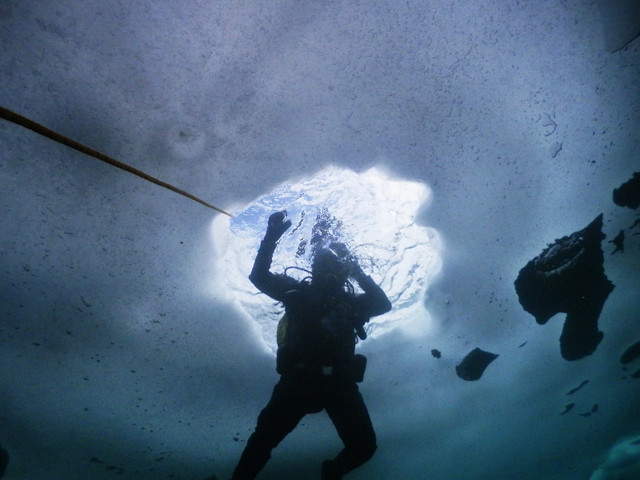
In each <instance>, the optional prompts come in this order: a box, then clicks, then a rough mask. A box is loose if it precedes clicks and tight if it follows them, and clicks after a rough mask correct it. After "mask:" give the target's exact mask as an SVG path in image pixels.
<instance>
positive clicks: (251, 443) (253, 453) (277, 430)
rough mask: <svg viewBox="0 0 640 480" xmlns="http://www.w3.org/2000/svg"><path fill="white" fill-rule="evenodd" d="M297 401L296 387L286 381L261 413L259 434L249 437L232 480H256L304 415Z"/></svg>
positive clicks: (258, 426) (257, 430)
mask: <svg viewBox="0 0 640 480" xmlns="http://www.w3.org/2000/svg"><path fill="white" fill-rule="evenodd" d="M304 414H305V411H304V408H303V406H302V405H300V402H298V401H296V392H295V384H291V382H288V381H286V380H284V379H281V380H280V382H278V383H277V384H276V386H275V387H274V389H273V394H272V396H271V400H269V403H268V404H267V406H266V407H265V408H264V409H263V410H262V411H261V412H260V415H259V416H258V423H257V426H256V429H255V431H254V432H253V433H252V434H251V436H250V437H249V440H248V441H247V445H246V447H245V448H244V451H243V452H242V455H241V456H240V460H239V461H238V465H237V466H236V468H235V470H234V472H233V477H232V480H253V479H254V478H256V476H257V475H258V472H260V470H262V468H263V467H264V465H265V464H266V463H267V461H268V460H269V458H270V457H271V451H272V450H273V449H274V448H275V447H276V445H278V444H279V443H280V442H281V441H282V439H284V437H286V436H287V434H288V433H289V432H291V430H293V429H294V428H295V426H296V425H297V424H298V422H299V421H300V420H301V419H302V417H303V416H304Z"/></svg>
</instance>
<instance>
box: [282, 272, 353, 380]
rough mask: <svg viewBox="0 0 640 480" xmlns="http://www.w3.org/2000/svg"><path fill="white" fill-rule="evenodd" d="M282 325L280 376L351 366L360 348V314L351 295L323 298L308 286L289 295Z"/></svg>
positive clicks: (284, 301) (302, 285)
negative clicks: (294, 371) (302, 369)
mask: <svg viewBox="0 0 640 480" xmlns="http://www.w3.org/2000/svg"><path fill="white" fill-rule="evenodd" d="M283 303H284V306H285V314H284V315H283V317H282V318H281V320H280V323H279V324H278V333H277V339H278V363H277V365H278V372H279V373H283V372H286V371H288V370H290V369H292V368H296V367H297V368H300V367H318V368H319V367H323V366H331V367H337V366H340V365H347V364H349V363H350V362H351V360H352V359H353V355H354V350H355V344H356V332H355V325H356V312H355V304H354V302H353V297H352V296H351V295H349V294H348V293H346V292H344V293H343V294H341V295H339V296H337V297H335V298H332V299H326V298H321V297H319V296H317V295H316V294H315V292H314V291H313V289H312V288H311V286H310V285H308V284H301V285H300V286H299V287H298V288H296V289H293V290H290V291H288V292H287V293H286V294H285V298H284V300H283Z"/></svg>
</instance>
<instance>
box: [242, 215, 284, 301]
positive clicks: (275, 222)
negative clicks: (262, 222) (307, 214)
mask: <svg viewBox="0 0 640 480" xmlns="http://www.w3.org/2000/svg"><path fill="white" fill-rule="evenodd" d="M284 219H285V212H276V213H274V214H272V215H271V216H270V217H269V222H268V225H267V231H266V233H265V235H264V238H263V239H262V242H260V248H259V249H258V255H257V256H256V259H255V261H254V262H253V268H252V269H251V273H250V274H249V280H251V283H253V284H254V285H255V286H256V287H257V288H258V290H260V291H261V292H263V293H266V294H267V295H269V296H270V297H271V298H274V299H276V300H282V295H283V294H284V291H283V288H284V287H283V283H284V282H283V281H282V280H281V279H282V278H283V276H279V275H274V274H273V273H271V272H270V271H269V269H270V268H271V261H272V260H273V252H274V251H275V249H276V244H277V242H278V240H280V237H281V236H282V234H283V233H284V232H285V231H286V230H287V229H288V228H289V227H290V226H291V220H287V221H284ZM286 283H287V284H288V283H289V282H286Z"/></svg>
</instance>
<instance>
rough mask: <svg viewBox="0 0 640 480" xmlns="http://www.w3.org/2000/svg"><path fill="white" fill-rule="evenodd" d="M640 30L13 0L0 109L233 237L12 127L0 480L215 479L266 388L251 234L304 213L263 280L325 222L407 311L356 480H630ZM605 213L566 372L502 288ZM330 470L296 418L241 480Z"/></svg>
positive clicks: (469, 2)
mask: <svg viewBox="0 0 640 480" xmlns="http://www.w3.org/2000/svg"><path fill="white" fill-rule="evenodd" d="M636 5H637V2H634V1H631V0H628V1H626V0H625V1H623V0H621V1H604V0H602V1H600V0H597V1H596V0H593V1H590V0H540V1H535V2H522V1H516V0H504V1H498V0H479V1H476V0H462V1H459V0H455V1H454V0H426V1H421V2H398V1H397V0H370V1H366V2H358V1H351V0H343V1H341V0H338V1H307V0H274V1H269V2H265V1H252V0H247V1H226V0H222V1H215V2H214V1H207V0H205V1H197V2H194V1H186V0H175V1H171V2H169V1H165V2H159V1H156V0H139V1H136V2H87V1H86V0H63V1H59V2H45V1H41V0H3V1H0V105H2V106H3V107H6V108H9V109H11V110H14V111H16V112H18V113H20V114H22V115H25V116H27V117H29V118H32V119H34V120H35V121H37V122H40V123H42V124H43V125H45V126H47V127H49V128H51V129H53V130H56V131H58V132H59V133H61V134H63V135H66V136H69V137H71V138H73V139H75V140H77V141H79V142H82V143H83V144H86V145H88V146H90V147H92V148H94V149H97V150H100V151H102V152H104V153H105V154H107V155H110V156H113V157H115V158H117V159H119V160H122V161H125V162H127V163H129V164H131V165H132V166H134V167H136V168H138V169H140V170H142V171H145V172H147V173H149V174H150V175H153V176H155V177H157V178H160V179H162V180H164V181H167V182H169V183H171V184H174V185H175V186H177V187H179V188H182V189H184V190H187V191H189V192H191V193H192V194H194V195H196V196H198V197H200V198H203V199H204V200H206V201H209V202H211V203H212V204H214V205H216V206H218V207H220V208H223V209H224V210H226V211H229V212H232V213H234V214H236V217H235V218H234V219H233V220H232V221H231V222H230V221H229V220H228V219H227V217H224V216H222V215H219V214H217V213H215V212H214V211H211V210H209V209H207V208H205V207H204V206H202V205H199V204H197V203H195V202H192V201H190V200H188V199H186V198H183V197H181V196H178V195H176V194H174V193H172V192H169V191H166V190H165V189H162V188H159V187H157V186H154V185H151V184H149V183H147V182H145V181H143V180H141V179H139V178H137V177H134V176H132V175H129V174H127V173H125V172H122V171H119V170H116V169H114V168H112V167H109V166H107V165H104V164H101V163H99V162H96V161H95V160H93V159H91V158H88V157H85V156H83V155H81V154H79V153H77V152H75V151H72V150H70V149H68V148H66V147H63V146H61V145H58V144H55V143H53V142H51V141H50V140H48V139H46V138H43V137H40V136H38V135H36V134H34V133H33V132H30V131H27V130H25V129H23V128H20V127H18V126H15V125H12V124H10V123H8V122H5V121H0V187H1V188H0V445H1V446H2V448H3V449H5V450H6V451H7V452H8V453H9V455H10V461H9V465H8V467H7V470H6V474H5V478H7V479H10V480H18V479H20V480H23V479H28V480H86V479H88V478H90V479H95V480H112V479H116V478H117V479H122V480H147V479H148V480H151V479H154V480H156V479H158V478H163V479H174V480H203V479H204V478H206V477H207V476H209V475H211V474H213V473H215V474H216V475H217V476H218V477H219V479H220V480H225V479H226V478H228V477H230V474H231V471H232V469H233V467H234V464H235V462H236V461H237V459H238V456H239V455H240V453H241V451H242V448H243V447H244V445H245V442H246V439H247V437H248V436H249V434H250V433H251V431H252V429H253V427H254V425H255V420H256V417H257V415H258V413H259V411H260V409H261V408H262V407H263V406H264V404H265V403H266V401H267V399H268V398H269V395H270V393H271V389H272V388H273V385H274V383H275V382H276V381H277V375H276V373H275V371H274V367H275V365H274V363H275V362H274V356H273V352H272V349H271V348H270V347H269V345H270V342H272V341H273V337H271V335H270V333H269V330H270V329H272V326H273V322H274V321H275V319H277V316H278V311H279V310H278V309H279V307H278V306H277V305H274V304H269V303H264V300H265V299H264V296H262V295H259V294H257V292H256V291H255V290H254V289H253V287H252V286H251V284H250V283H249V281H248V280H247V275H248V273H249V269H250V266H251V262H252V261H253V256H254V255H255V251H256V249H257V247H258V243H259V240H260V237H261V235H262V233H263V231H264V223H265V218H266V215H267V214H268V212H270V211H271V210H272V208H273V209H281V208H286V209H287V210H288V211H289V215H290V217H291V218H292V219H293V220H294V224H297V222H299V221H300V220H302V223H301V224H300V227H299V229H298V230H297V231H295V232H293V231H292V232H290V233H288V234H287V235H289V236H287V237H286V238H283V240H282V243H281V245H280V247H281V249H280V250H279V253H278V258H277V263H278V267H277V268H283V267H286V266H289V265H292V264H296V265H299V266H301V267H304V266H305V265H306V262H307V258H306V257H305V255H304V254H303V255H299V256H296V253H297V251H298V247H299V246H300V242H301V240H303V239H305V238H307V237H308V235H309V233H308V229H309V228H310V225H311V223H312V222H313V220H314V219H315V217H316V215H317V212H318V211H319V210H321V209H322V208H324V207H326V208H327V209H328V210H327V211H329V212H330V214H331V215H332V216H333V217H335V219H336V221H337V222H341V225H342V228H341V230H340V231H341V235H343V236H344V237H345V239H346V241H347V243H349V244H350V246H351V247H352V248H354V250H355V251H357V253H358V255H360V256H361V257H362V259H363V262H364V263H365V265H366V269H369V270H370V273H371V274H372V275H373V277H374V278H375V279H376V280H378V281H381V282H383V284H384V286H385V289H387V290H388V291H389V292H390V294H391V296H392V297H393V300H394V307H395V308H394V310H392V312H391V313H389V314H387V315H384V316H381V317H379V318H378V319H376V321H375V324H373V325H372V326H371V329H372V335H371V338H368V339H367V340H366V341H363V342H361V343H360V344H359V346H358V348H359V349H360V351H361V352H362V353H363V354H365V355H366V356H367V358H368V364H367V373H366V376H365V380H364V382H363V383H362V384H361V391H362V393H363V396H364V398H365V400H366V402H367V405H368V407H369V410H370V413H371V417H372V419H373V422H374V425H375V428H376V432H377V438H378V444H379V449H378V451H377V453H376V455H375V456H374V458H373V459H372V460H371V461H370V462H369V463H367V464H366V465H365V466H363V467H362V468H361V469H360V470H358V471H356V472H354V473H353V474H350V475H349V480H359V479H370V478H373V477H375V476H378V477H380V478H391V479H396V478H411V479H414V478H415V479H423V478H424V479H433V480H468V479H469V478H473V479H477V480H485V479H486V480H495V479H518V480H585V479H587V478H589V477H590V476H591V475H595V476H596V477H595V478H608V479H609V480H611V479H613V478H626V479H627V480H628V478H634V476H633V475H636V473H629V472H637V457H638V455H637V443H636V442H637V438H638V434H640V416H639V415H638V412H640V378H638V377H640V373H639V372H640V361H639V359H638V357H635V356H634V355H631V354H627V355H626V356H625V357H624V358H625V360H626V359H627V358H629V357H634V358H631V359H630V360H629V361H628V362H627V363H621V357H622V356H623V354H625V352H626V351H627V349H629V348H630V347H631V346H632V345H634V344H635V343H636V342H637V341H638V319H640V301H639V297H638V285H639V284H640V278H639V273H638V272H640V235H639V234H640V223H638V215H639V211H638V209H637V208H635V207H633V205H635V201H634V200H635V199H637V198H638V196H637V194H636V193H635V192H634V191H633V185H637V182H636V181H631V180H632V179H633V178H634V173H635V172H640V157H639V154H638V152H640V137H639V136H638V131H640V74H639V71H638V65H640V44H639V43H638V38H637V37H635V35H637V23H636V24H634V21H633V19H634V18H636V17H635V15H637V12H638V8H637V7H636ZM636 178H637V177H636ZM623 185H630V186H631V188H632V191H628V188H629V187H627V186H625V187H624V188H622V189H621V187H622V186H623ZM616 189H618V190H617V191H618V194H617V195H616V198H614V196H613V192H614V190H616ZM621 196H622V197H623V198H622V200H623V201H621V198H620V197H621ZM614 200H615V201H614ZM269 202H271V203H269ZM303 211H304V212H305V217H304V219H303V218H302V212H303ZM600 215H602V228H601V231H602V234H603V235H605V237H604V238H603V239H602V240H601V242H600V245H601V249H602V269H603V270H604V274H605V275H606V278H607V279H608V280H609V281H610V282H611V283H612V284H613V285H615V288H614V289H613V290H612V291H611V292H610V294H609V295H608V296H607V297H606V301H604V302H603V303H602V305H600V304H599V305H598V306H601V307H602V308H601V311H599V316H598V320H597V328H598V331H599V332H602V334H603V336H602V338H601V340H600V341H599V342H598V343H597V347H596V348H595V350H594V351H593V352H592V353H590V354H588V355H586V356H584V357H582V358H580V359H576V360H573V361H567V360H565V359H564V358H562V355H561V348H560V344H559V339H560V338H561V335H562V329H563V324H564V323H565V315H564V313H562V312H561V313H560V314H558V315H554V316H552V317H551V318H548V319H547V321H546V323H545V324H544V325H538V324H537V323H536V321H535V317H534V316H533V315H532V314H530V313H527V311H525V310H524V309H523V308H522V306H521V305H520V303H519V301H518V296H517V293H516V291H515V288H514V281H515V279H516V278H517V276H518V272H519V271H520V270H521V269H522V268H523V267H524V266H525V265H527V263H528V262H529V261H531V260H532V259H534V258H536V257H537V256H539V255H540V254H541V252H544V251H545V249H546V248H547V247H548V246H549V245H553V244H554V242H555V240H556V239H561V238H563V237H566V236H571V235H572V234H574V233H575V232H579V231H580V230H581V229H583V228H584V227H585V226H586V225H588V224H589V223H590V222H591V221H592V220H593V219H594V218H597V217H599V216H600ZM336 225H337V224H336ZM292 230H293V229H292ZM578 243H579V242H578ZM583 300H584V301H585V302H587V303H588V299H582V298H581V299H580V301H583ZM265 309H267V310H265ZM265 313H266V314H265ZM476 348H477V349H480V350H482V351H486V352H491V353H492V354H495V355H498V357H496V358H495V359H494V360H493V361H492V362H491V364H490V365H489V366H488V367H487V368H486V370H484V372H483V373H482V375H481V378H479V379H478V380H476V381H470V382H467V381H464V380H462V379H460V378H459V377H458V376H457V375H456V368H455V367H456V366H457V365H459V364H460V363H461V362H462V360H463V359H464V358H465V356H466V355H467V354H468V353H469V352H471V351H474V350H475V349H476ZM339 448H340V442H339V439H338V438H337V436H336V434H335V432H334V430H333V428H332V426H331V425H330V423H329V421H328V420H327V418H326V416H325V415H323V414H322V415H315V416H310V417H308V418H305V419H304V421H303V422H302V423H301V424H300V425H299V427H298V428H297V429H296V430H295V431H294V432H293V433H292V434H291V436H290V437H288V438H287V439H286V440H285V441H284V442H283V443H282V444H281V445H280V446H279V447H278V449H277V450H276V451H275V452H274V455H273V458H272V460H271V461H270V463H269V464H268V466H267V468H266V469H265V471H264V472H263V474H262V475H261V476H260V480H282V479H285V478H286V479H294V478H309V479H310V480H313V479H317V478H318V477H319V465H320V462H321V461H322V460H324V459H325V458H329V457H331V456H333V455H334V454H335V453H336V452H337V451H338V450H339ZM627 467H628V469H627V470H625V468H627ZM634 469H635V470H634ZM622 472H624V473H622ZM618 473H620V475H623V476H622V477H620V476H618V477H616V476H615V475H617V474H618ZM598 475H600V476H599V477H598ZM607 475H608V477H607ZM624 475H627V476H626V477H624ZM603 476H604V477H603ZM629 476H631V477H629ZM636 477H637V475H636ZM3 480H4V478H3Z"/></svg>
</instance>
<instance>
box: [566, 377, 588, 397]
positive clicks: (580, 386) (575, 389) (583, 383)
mask: <svg viewBox="0 0 640 480" xmlns="http://www.w3.org/2000/svg"><path fill="white" fill-rule="evenodd" d="M587 383H589V380H583V381H582V383H581V384H580V385H578V386H577V387H576V388H574V389H572V390H569V392H567V395H573V394H574V393H576V392H577V391H578V390H580V389H581V388H582V387H584V386H585V385H586V384H587Z"/></svg>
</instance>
